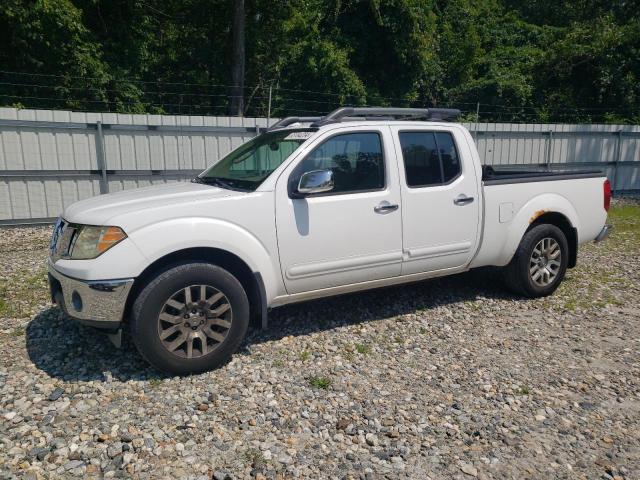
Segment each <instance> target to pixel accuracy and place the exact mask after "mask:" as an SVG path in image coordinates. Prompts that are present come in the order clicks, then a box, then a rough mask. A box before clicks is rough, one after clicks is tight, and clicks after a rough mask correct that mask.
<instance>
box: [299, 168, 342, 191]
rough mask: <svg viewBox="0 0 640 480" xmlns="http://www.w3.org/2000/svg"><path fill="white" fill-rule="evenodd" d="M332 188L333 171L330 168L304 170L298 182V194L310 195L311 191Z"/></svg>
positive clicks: (329, 189)
mask: <svg viewBox="0 0 640 480" xmlns="http://www.w3.org/2000/svg"><path fill="white" fill-rule="evenodd" d="M331 190H333V172H332V171H331V170H312V171H310V172H305V173H303V174H302V176H301V177H300V181H299V182H298V191H297V192H296V193H298V194H300V195H303V196H304V195H311V194H312V193H324V192H330V191H331Z"/></svg>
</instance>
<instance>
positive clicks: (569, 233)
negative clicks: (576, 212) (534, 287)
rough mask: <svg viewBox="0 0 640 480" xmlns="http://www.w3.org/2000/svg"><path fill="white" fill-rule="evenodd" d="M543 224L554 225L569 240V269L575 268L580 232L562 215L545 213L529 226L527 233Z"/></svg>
mask: <svg viewBox="0 0 640 480" xmlns="http://www.w3.org/2000/svg"><path fill="white" fill-rule="evenodd" d="M542 224H548V225H554V226H556V227H558V228H559V229H560V230H562V233H564V236H565V237H566V239H567V244H568V245H569V259H568V263H567V268H573V267H575V266H576V263H577V261H578V230H577V229H576V227H574V226H573V225H572V223H571V221H570V220H569V219H568V218H567V217H566V216H565V215H563V214H562V213H559V212H544V213H543V214H541V215H539V216H538V217H537V218H536V219H535V220H534V221H533V222H531V223H530V224H529V227H528V228H527V230H526V231H525V233H527V232H528V231H529V230H531V229H532V228H534V227H536V226H538V225H542Z"/></svg>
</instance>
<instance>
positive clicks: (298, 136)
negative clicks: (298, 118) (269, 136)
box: [284, 132, 313, 140]
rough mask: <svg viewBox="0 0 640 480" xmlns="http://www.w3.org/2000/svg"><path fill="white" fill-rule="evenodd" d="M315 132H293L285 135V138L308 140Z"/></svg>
mask: <svg viewBox="0 0 640 480" xmlns="http://www.w3.org/2000/svg"><path fill="white" fill-rule="evenodd" d="M311 135H313V132H291V133H290V134H289V135H287V136H286V137H284V139H285V140H306V139H307V138H309V137H310V136H311Z"/></svg>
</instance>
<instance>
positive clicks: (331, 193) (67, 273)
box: [48, 108, 611, 374]
mask: <svg viewBox="0 0 640 480" xmlns="http://www.w3.org/2000/svg"><path fill="white" fill-rule="evenodd" d="M457 113H459V112H457V111H452V110H444V109H391V108H374V109H371V108H341V109H338V110H336V111H334V112H331V113H330V114H328V115H326V116H324V117H319V118H308V117H304V118H296V117H288V118H285V119H283V120H281V121H280V122H278V123H277V124H276V125H274V126H273V127H271V128H270V129H269V130H268V131H266V132H264V133H262V134H261V135H259V136H257V137H255V138H254V139H252V140H251V141H249V142H247V143H245V144H244V145H242V146H241V147H239V148H238V149H236V150H234V151H233V152H231V153H230V154H229V155H227V156H226V157H224V158H223V159H221V160H220V161H219V162H217V163H215V164H214V165H213V166H211V167H210V168H208V169H207V170H206V171H204V172H203V173H202V174H200V175H199V176H198V177H196V178H195V179H193V181H192V182H185V183H171V184H166V185H160V186H153V187H147V188H140V189H137V190H129V191H123V192H118V193H113V194H108V195H102V196H99V197H94V198H91V199H87V200H83V201H80V202H77V203H75V204H73V205H71V206H70V207H68V208H67V209H66V210H65V211H64V213H63V215H62V216H61V217H60V219H59V221H58V223H57V225H56V227H55V230H54V233H53V237H52V239H51V246H50V259H49V265H48V266H49V280H50V285H51V292H52V297H53V299H54V301H55V302H57V303H58V304H59V305H60V306H61V308H62V309H64V311H65V312H67V314H68V315H69V316H71V317H73V318H75V319H77V320H79V321H80V322H81V323H84V324H88V325H91V326H94V327H99V328H102V329H104V330H107V331H108V332H109V333H110V334H111V337H112V339H114V340H115V341H116V342H117V341H118V340H119V339H120V338H121V337H120V336H121V332H122V329H123V327H124V326H127V327H128V328H129V330H130V332H131V335H132V338H133V340H134V342H135V344H136V345H137V348H138V350H139V351H140V353H141V354H142V356H143V357H144V358H145V359H147V360H148V361H149V362H150V363H151V364H153V365H154V366H155V367H157V368H158V369H161V370H164V371H168V372H172V373H178V374H186V373H191V372H201V371H205V370H208V369H211V368H214V367H216V366H218V365H220V364H221V363H222V362H223V361H225V360H226V359H227V358H228V357H229V356H230V355H231V354H232V353H233V352H234V351H235V350H236V349H237V348H238V346H239V345H240V343H241V342H242V340H243V338H244V336H245V333H246V330H247V327H248V325H249V321H250V319H252V318H254V319H257V320H258V321H261V322H262V325H263V327H266V320H267V312H268V310H269V309H271V308H273V307H277V306H279V305H284V304H287V303H292V302H300V301H304V300H308V299H313V298H319V297H325V296H330V295H337V294H342V293H346V292H353V291H356V290H363V289H369V288H376V287H382V286H388V285H395V284H400V283H404V282H414V281H417V280H423V279H427V278H432V277H438V276H442V275H450V274H455V273H459V272H463V271H465V270H469V269H471V268H476V267H482V266H488V265H493V266H499V267H504V273H505V276H506V277H507V282H506V283H507V286H508V287H509V288H511V289H512V290H515V291H516V292H518V293H520V294H522V295H524V296H527V297H539V296H543V295H549V294H551V293H552V292H553V291H554V290H555V289H556V288H557V287H558V284H559V283H560V282H561V281H562V279H563V277H564V275H565V271H566V269H567V268H571V267H573V266H574V265H575V263H576V257H577V251H578V245H579V244H582V243H584V242H589V241H593V240H596V241H600V240H602V239H604V238H606V236H607V235H608V232H609V227H608V226H607V225H605V222H606V218H607V210H608V208H609V202H610V198H611V190H610V186H609V182H608V181H607V179H606V177H605V176H604V175H603V174H602V173H601V172H593V171H591V172H573V173H566V172H525V173H522V172H519V173H513V172H510V173H509V172H496V171H493V170H491V169H487V168H485V169H484V170H483V168H482V166H481V163H480V159H479V157H478V152H477V151H476V148H475V145H474V142H473V139H472V137H471V135H470V134H469V132H468V131H467V130H466V129H465V128H464V127H463V126H461V125H459V124H455V123H449V122H447V120H450V119H453V118H454V117H455V116H456V114H457Z"/></svg>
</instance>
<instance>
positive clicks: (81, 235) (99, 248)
mask: <svg viewBox="0 0 640 480" xmlns="http://www.w3.org/2000/svg"><path fill="white" fill-rule="evenodd" d="M78 228H79V232H78V233H76V238H75V241H74V242H73V246H72V247H71V252H70V253H71V254H70V258H71V259H72V260H88V259H91V258H96V257H97V256H99V255H101V254H103V253H104V252H106V251H107V250H109V249H110V248H111V247H113V246H114V245H116V244H118V243H119V242H121V241H122V240H124V239H125V238H127V234H126V233H124V232H123V231H122V229H121V228H120V227H94V226H89V225H82V226H80V227H78Z"/></svg>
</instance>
